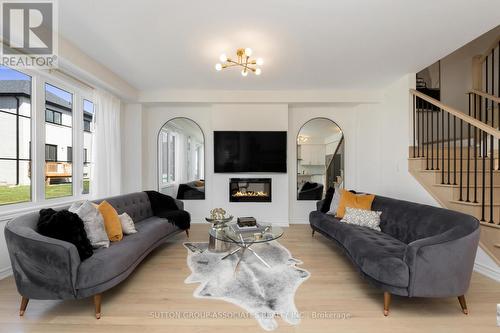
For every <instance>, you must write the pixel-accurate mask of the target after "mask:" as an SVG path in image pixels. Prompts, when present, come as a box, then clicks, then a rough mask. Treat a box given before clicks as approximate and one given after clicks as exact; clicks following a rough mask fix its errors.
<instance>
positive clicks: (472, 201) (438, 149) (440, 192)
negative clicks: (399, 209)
mask: <svg viewBox="0 0 500 333" xmlns="http://www.w3.org/2000/svg"><path fill="white" fill-rule="evenodd" d="M472 68H473V73H472V88H473V89H471V90H470V91H469V92H468V93H467V95H468V97H467V95H466V96H465V97H466V98H468V101H469V103H468V110H465V111H464V110H456V109H454V108H452V107H449V106H447V105H445V104H443V103H441V102H439V101H438V100H436V99H434V98H432V97H430V96H428V95H426V94H423V93H422V92H418V91H416V90H413V89H412V90H410V95H411V98H412V104H413V108H412V116H411V117H412V129H413V145H412V146H411V147H410V149H409V159H408V164H409V172H410V173H411V174H412V175H413V176H414V177H415V178H416V179H417V180H418V181H419V182H420V184H421V185H422V186H423V187H424V188H425V189H426V190H427V191H428V192H429V193H430V194H431V195H432V196H433V197H434V199H435V200H436V201H437V202H439V203H440V204H441V205H442V206H443V207H446V208H448V209H452V210H456V211H459V212H463V213H466V214H469V215H472V216H475V217H476V218H477V219H478V220H479V221H480V223H481V241H480V246H481V248H482V249H483V250H484V251H485V252H486V253H487V254H488V255H489V256H490V257H491V258H492V259H493V260H494V261H496V263H497V264H498V265H500V131H499V129H500V37H499V38H497V39H496V40H495V41H494V42H493V44H492V45H491V46H490V47H489V48H488V49H487V51H486V53H485V54H483V55H478V56H475V57H474V58H473V59H472ZM495 95H496V96H495Z"/></svg>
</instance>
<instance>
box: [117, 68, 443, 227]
mask: <svg viewBox="0 0 500 333" xmlns="http://www.w3.org/2000/svg"><path fill="white" fill-rule="evenodd" d="M414 86H415V75H414V74H413V75H405V76H403V77H401V78H400V79H398V80H396V81H394V82H392V83H390V84H388V85H387V86H384V87H380V89H378V90H360V91H357V92H354V91H345V92H342V91H332V92H328V93H327V92H319V91H318V92H305V91H293V92H279V93H275V94H269V92H267V91H263V92H260V93H259V92H253V91H252V92H247V91H235V92H231V94H226V93H223V92H212V93H210V94H205V93H203V92H199V93H196V92H193V93H192V94H187V95H185V94H179V95H172V94H169V93H165V94H149V93H144V94H142V95H141V99H142V102H143V106H142V108H141V110H140V115H141V116H140V120H138V119H136V117H138V116H137V113H133V114H131V117H130V119H125V120H124V122H125V123H126V124H127V125H126V126H127V128H128V127H133V126H132V125H131V124H132V123H136V122H138V121H140V122H141V124H142V126H141V127H140V128H136V131H135V132H134V133H128V135H133V136H134V137H137V138H142V147H141V151H140V152H135V153H134V154H135V155H137V154H139V153H140V155H141V156H142V163H141V164H140V165H138V166H137V167H136V169H139V168H140V169H142V182H141V186H142V188H143V189H151V188H157V176H156V175H157V172H158V169H157V161H158V160H157V159H158V154H157V134H158V131H159V130H160V128H161V127H162V126H163V124H165V123H166V122H167V121H168V120H170V119H172V118H176V117H187V118H189V119H192V120H193V121H195V122H196V123H197V124H198V125H199V126H200V127H201V129H202V130H203V133H205V147H206V152H205V158H206V164H205V165H206V170H205V180H206V181H207V187H206V193H205V194H206V199H205V200H202V201H191V200H190V201H185V207H186V210H187V211H189V212H190V213H191V216H192V219H193V223H206V222H204V217H205V216H207V214H208V213H209V211H210V209H212V208H214V207H223V208H224V209H226V210H227V211H228V212H229V213H231V214H233V215H235V216H247V215H250V216H255V217H257V218H259V219H261V220H263V221H268V222H271V223H275V224H282V225H287V224H289V223H308V215H309V213H310V212H311V211H312V210H313V209H315V205H316V202H315V201H312V200H311V201H302V200H297V192H296V189H297V172H298V169H297V135H298V134H299V131H300V129H301V127H302V126H303V125H304V124H305V123H307V122H308V121H309V120H311V119H313V118H326V119H330V120H332V121H334V122H335V123H336V124H337V125H338V126H339V127H340V128H341V129H342V132H343V136H344V139H345V146H344V168H345V176H344V178H345V179H344V185H345V187H346V188H349V189H355V190H358V191H363V192H369V193H375V194H378V195H385V196H389V197H396V198H401V199H405V200H410V201H416V202H422V203H426V204H431V205H437V203H436V202H435V201H434V199H432V197H431V196H430V195H429V194H428V193H427V192H426V191H425V190H424V189H423V188H422V187H421V185H420V184H418V183H417V182H416V181H415V179H414V178H413V177H412V176H411V175H410V173H409V172H408V161H407V158H408V146H409V145H410V142H411V138H412V137H411V133H410V118H409V115H410V113H409V111H408V110H409V106H410V98H409V94H408V91H409V89H410V88H413V87H414ZM273 96H274V97H273ZM127 117H128V116H127ZM129 123H130V124H129ZM224 130H232V131H287V137H288V138H287V140H288V144H287V146H288V147H287V173H283V174H281V173H274V174H273V173H265V174H262V173H258V174H218V173H214V161H213V132H214V131H224ZM396 138H399V139H396ZM128 161H130V162H131V163H135V159H133V158H132V159H130V160H128ZM128 161H127V162H124V164H128ZM382 166H383V167H382ZM232 177H248V178H252V177H254V178H255V177H266V178H271V179H272V202H270V203H235V202H230V201H229V195H228V186H229V179H230V178H232ZM124 182H127V180H126V179H124ZM134 182H135V180H134Z"/></svg>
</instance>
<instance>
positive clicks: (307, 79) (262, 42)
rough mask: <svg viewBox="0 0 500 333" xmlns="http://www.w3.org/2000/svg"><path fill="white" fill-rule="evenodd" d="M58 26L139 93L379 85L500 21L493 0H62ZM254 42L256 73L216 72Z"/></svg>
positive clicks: (498, 3)
mask: <svg viewBox="0 0 500 333" xmlns="http://www.w3.org/2000/svg"><path fill="white" fill-rule="evenodd" d="M59 8H60V26H59V30H60V33H61V34H62V35H63V36H64V37H66V38H67V39H68V40H70V41H71V42H72V43H74V44H75V45H76V46H78V47H79V48H80V49H82V50H83V51H84V52H86V53H87V54H88V55H90V56H91V57H93V58H94V59H96V60H97V61H99V62H101V63H102V64H103V65H105V66H106V67H108V68H110V69H111V70H112V71H114V72H115V73H116V74H118V75H119V76H121V77H122V78H124V79H125V80H127V81H128V82H129V83H130V84H132V85H133V86H135V87H136V88H137V89H139V90H142V91H151V90H160V89H176V90H179V89H191V90H196V89H224V90H232V89H234V90H245V89H251V90H263V89H266V90H294V89H364V88H374V87H380V86H381V85H385V84H388V83H390V82H391V81H393V80H395V79H397V78H399V77H401V76H402V75H404V74H406V73H410V72H416V71H418V70H420V69H422V68H424V67H425V66H427V65H429V64H431V63H433V62H434V61H436V60H438V59H439V58H441V57H443V56H445V55H447V54H449V53H450V52H452V51H453V50H455V49H457V48H458V47H460V46H462V45H464V44H465V43H467V42H469V41H471V40H472V39H474V38H476V37H477V36H479V35H481V34H483V33H485V32H486V31H488V30H490V29H492V28H494V27H495V26H497V25H498V24H500V1H499V0H439V1H437V0H419V1H417V0H377V1H374V0H267V1H266V0H253V1H247V2H241V1H222V0H211V1H194V0H170V1H159V0H156V1H155V0H141V1H132V0H85V1H82V0H64V1H59ZM238 47H251V48H252V49H253V50H254V55H255V56H257V57H263V58H264V60H265V64H264V66H263V73H262V75H261V76H260V77H256V76H254V75H249V76H248V77H246V78H243V77H242V76H241V74H240V73H239V71H237V70H234V71H227V72H220V73H219V72H216V71H215V70H214V64H215V63H216V62H217V61H218V57H219V54H220V53H222V52H226V53H227V54H232V53H233V52H234V51H235V49H236V48H238Z"/></svg>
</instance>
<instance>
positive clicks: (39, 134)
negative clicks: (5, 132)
mask: <svg viewBox="0 0 500 333" xmlns="http://www.w3.org/2000/svg"><path fill="white" fill-rule="evenodd" d="M31 117H32V118H31V119H32V128H33V134H32V137H31V142H32V147H33V148H32V149H33V155H32V161H31V165H32V168H31V172H32V174H31V183H32V186H33V201H35V202H43V201H45V82H44V80H43V79H41V78H40V77H39V76H33V91H32V112H31Z"/></svg>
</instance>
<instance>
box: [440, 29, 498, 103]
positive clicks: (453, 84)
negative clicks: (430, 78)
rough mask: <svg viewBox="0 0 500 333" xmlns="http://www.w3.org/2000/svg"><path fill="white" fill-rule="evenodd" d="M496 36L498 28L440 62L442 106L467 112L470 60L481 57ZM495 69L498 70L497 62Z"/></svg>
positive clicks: (470, 72)
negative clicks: (476, 56)
mask: <svg viewBox="0 0 500 333" xmlns="http://www.w3.org/2000/svg"><path fill="white" fill-rule="evenodd" d="M498 36H500V26H498V27H496V28H495V29H493V30H491V31H489V32H487V33H486V34H484V35H482V36H481V37H479V38H477V39H475V40H473V41H472V42H470V43H468V44H466V45H465V46H463V47H461V48H459V49H458V50H456V51H455V52H453V53H451V54H450V55H448V56H446V57H444V58H443V59H442V60H441V101H442V102H443V103H444V104H447V105H450V106H452V107H454V108H457V109H458V110H461V111H463V112H468V103H469V102H468V97H467V95H466V93H467V91H469V89H471V88H472V58H473V57H474V56H475V55H482V54H483V53H484V52H485V51H486V49H487V48H488V47H489V46H490V45H491V44H492V43H493V42H494V41H495V39H496V38H498ZM497 50H498V49H497ZM495 68H496V69H498V64H497V62H495Z"/></svg>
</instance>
